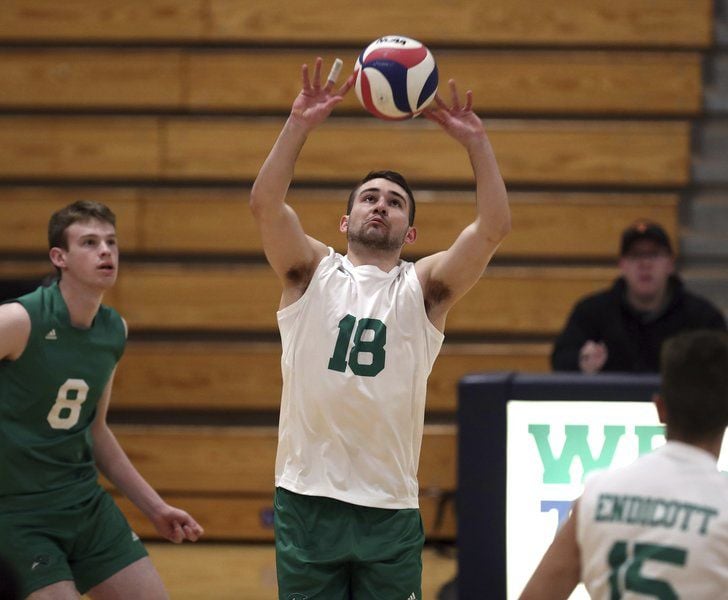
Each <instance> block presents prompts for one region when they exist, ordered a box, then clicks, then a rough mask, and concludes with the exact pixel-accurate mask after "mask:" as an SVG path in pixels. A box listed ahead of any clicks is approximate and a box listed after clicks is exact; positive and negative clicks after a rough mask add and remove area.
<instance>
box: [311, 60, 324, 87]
mask: <svg viewBox="0 0 728 600" xmlns="http://www.w3.org/2000/svg"><path fill="white" fill-rule="evenodd" d="M323 63H324V59H323V58H321V57H320V56H318V57H317V58H316V64H315V65H314V68H313V89H314V91H318V90H320V89H321V65H323Z"/></svg>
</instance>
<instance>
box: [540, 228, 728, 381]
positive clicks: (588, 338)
mask: <svg viewBox="0 0 728 600" xmlns="http://www.w3.org/2000/svg"><path fill="white" fill-rule="evenodd" d="M619 270H620V272H621V277H619V279H617V280H616V282H615V283H614V285H613V286H612V288H611V289H608V290H604V291H601V292H598V293H596V294H594V295H591V296H588V297H586V298H584V299H582V300H580V301H579V302H578V303H577V304H576V306H575V307H574V309H573V310H572V312H571V315H570V316H569V319H568V321H567V323H566V327H565V328H564V330H563V331H562V332H561V334H560V335H559V336H558V338H557V339H556V342H555V344H554V349H553V352H552V354H551V366H552V368H553V369H554V370H555V371H581V372H582V373H587V374H589V373H598V372H600V371H621V372H631V373H650V372H652V373H656V372H657V371H658V368H659V367H658V362H659V354H660V347H661V346H662V343H663V341H665V340H666V339H667V338H668V337H670V336H671V335H674V334H676V333H678V332H681V331H685V330H691V329H720V330H723V331H725V330H726V322H725V318H724V316H723V315H722V314H721V312H720V311H719V310H718V309H716V308H715V307H714V306H713V305H712V304H711V303H710V302H708V301H707V300H705V299H703V298H700V297H699V296H696V295H695V294H691V293H690V292H688V291H687V290H686V289H685V287H684V285H683V283H682V281H681V280H680V278H679V277H678V276H677V275H676V274H675V255H674V253H673V249H672V244H671V243H670V238H669V237H668V236H667V233H665V230H664V229H663V228H662V227H661V226H660V225H658V224H657V223H652V222H649V221H643V220H640V221H637V222H635V223H633V224H632V225H630V226H629V227H628V228H627V229H626V230H625V231H624V232H623V233H622V243H621V249H620V259H619Z"/></svg>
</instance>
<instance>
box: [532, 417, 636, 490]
mask: <svg viewBox="0 0 728 600" xmlns="http://www.w3.org/2000/svg"><path fill="white" fill-rule="evenodd" d="M528 432H529V433H530V434H531V435H532V436H533V439H534V440H535V442H536V447H537V449H538V454H539V456H540V458H541V463H542V464H543V468H544V470H543V482H544V483H570V482H571V477H570V476H569V471H570V470H571V465H572V463H573V462H574V460H575V459H576V458H577V457H578V458H579V460H580V461H581V465H582V467H583V470H584V472H583V475H582V480H583V477H584V476H586V475H587V474H588V473H589V472H590V471H593V470H595V469H604V468H606V467H608V466H609V465H610V464H611V463H612V460H613V458H614V453H615V450H616V449H617V443H618V442H619V440H620V439H621V437H622V436H623V435H624V433H625V428H624V427H623V426H621V425H605V426H604V445H603V446H602V450H601V452H600V453H599V456H598V457H597V458H594V456H593V455H592V453H591V450H590V448H589V443H588V441H587V434H588V433H589V427H588V426H587V425H566V427H565V432H566V441H565V442H564V447H563V449H562V451H561V454H560V455H559V457H558V458H557V457H556V456H554V453H553V451H552V449H551V445H550V443H549V433H550V426H549V425H542V424H531V425H529V426H528Z"/></svg>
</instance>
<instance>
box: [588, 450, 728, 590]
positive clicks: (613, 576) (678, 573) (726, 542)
mask: <svg viewBox="0 0 728 600" xmlns="http://www.w3.org/2000/svg"><path fill="white" fill-rule="evenodd" d="M576 531H577V540H578V543H579V547H580V551H581V562H582V566H581V568H582V573H581V576H582V581H583V582H584V584H585V585H586V588H587V590H588V591H589V594H590V595H591V597H592V598H594V599H599V600H601V599H605V600H610V599H611V598H620V599H625V600H627V599H631V598H635V599H637V598H639V599H647V598H683V599H686V600H719V599H721V598H722V599H724V600H725V599H727V598H728V477H726V476H725V475H724V474H722V473H720V472H719V471H718V470H717V468H716V460H715V457H714V456H713V455H711V454H710V453H708V452H706V451H704V450H701V449H699V448H696V447H695V446H690V445H687V444H684V443H681V442H674V441H668V442H667V444H665V446H663V447H660V448H658V449H657V450H655V451H654V452H652V453H650V454H647V455H645V456H642V457H641V458H639V459H638V460H637V461H635V462H634V463H632V464H631V465H629V466H626V467H623V468H619V469H616V470H614V471H607V472H603V473H599V474H598V475H596V476H594V477H593V478H592V479H591V480H590V481H588V482H587V485H586V489H585V491H584V494H583V495H582V497H581V500H579V512H578V514H577V530H576Z"/></svg>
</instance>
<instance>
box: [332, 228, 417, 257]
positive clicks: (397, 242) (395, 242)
mask: <svg viewBox="0 0 728 600" xmlns="http://www.w3.org/2000/svg"><path fill="white" fill-rule="evenodd" d="M406 235H407V232H406V231H405V232H403V233H402V235H401V236H400V239H396V238H394V237H392V236H390V235H389V231H388V230H384V231H382V230H379V229H374V228H370V229H369V230H368V231H367V230H365V229H364V227H359V229H358V230H356V231H353V230H352V229H348V230H347V232H346V240H347V241H348V242H349V244H352V245H356V246H360V247H364V248H368V249H370V250H378V251H384V252H391V251H393V250H400V249H401V248H402V246H404V238H405V236H406Z"/></svg>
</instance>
